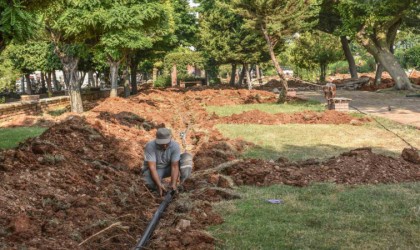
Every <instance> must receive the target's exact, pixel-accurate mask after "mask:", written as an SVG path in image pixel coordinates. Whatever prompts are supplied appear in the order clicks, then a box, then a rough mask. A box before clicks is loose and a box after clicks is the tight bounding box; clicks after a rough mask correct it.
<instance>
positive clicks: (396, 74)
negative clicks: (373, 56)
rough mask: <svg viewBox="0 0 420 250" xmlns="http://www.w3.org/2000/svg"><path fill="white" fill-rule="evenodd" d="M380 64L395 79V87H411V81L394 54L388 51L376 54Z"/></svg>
mask: <svg viewBox="0 0 420 250" xmlns="http://www.w3.org/2000/svg"><path fill="white" fill-rule="evenodd" d="M377 57H378V59H379V62H380V64H381V65H382V66H383V67H384V68H385V70H386V71H387V72H388V73H389V74H390V75H391V76H392V79H394V81H395V88H396V89H398V90H402V89H412V88H413V87H412V86H411V82H410V80H409V79H408V76H407V74H406V73H405V71H404V69H403V68H402V67H401V65H400V64H399V63H398V61H397V59H396V58H395V56H394V55H393V54H392V53H391V52H389V51H382V52H381V53H378V54H377Z"/></svg>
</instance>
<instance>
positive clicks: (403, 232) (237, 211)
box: [210, 183, 420, 249]
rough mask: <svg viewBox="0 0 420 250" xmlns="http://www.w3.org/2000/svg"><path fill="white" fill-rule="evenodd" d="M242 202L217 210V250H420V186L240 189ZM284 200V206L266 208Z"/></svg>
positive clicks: (225, 204)
mask: <svg viewBox="0 0 420 250" xmlns="http://www.w3.org/2000/svg"><path fill="white" fill-rule="evenodd" d="M238 191H239V192H241V193H242V194H243V199H240V200H234V201H224V202H221V203H218V204H216V205H215V206H216V207H215V208H216V211H218V212H219V213H220V214H222V216H223V217H224V219H225V222H224V223H223V224H222V225H218V226H213V227H211V228H210V230H211V232H212V234H213V235H214V236H215V237H216V238H218V239H220V240H221V244H219V245H218V246H217V248H218V249H394V248H395V249H416V248H418V247H419V246H420V231H419V230H418V229H419V228H420V197H419V195H418V194H419V193H420V183H405V184H398V185H377V186H370V185H365V186H357V187H349V186H342V185H335V184H315V185H312V186H309V187H306V188H298V187H291V186H285V185H277V186H270V187H264V188H255V187H249V186H243V187H240V188H239V190H238ZM273 198H275V199H282V200H284V204H282V205H276V204H269V203H267V202H265V200H266V199H273Z"/></svg>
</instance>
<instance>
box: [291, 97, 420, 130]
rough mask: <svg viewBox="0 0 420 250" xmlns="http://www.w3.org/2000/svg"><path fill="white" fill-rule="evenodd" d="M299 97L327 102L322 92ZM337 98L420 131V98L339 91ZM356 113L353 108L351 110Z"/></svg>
mask: <svg viewBox="0 0 420 250" xmlns="http://www.w3.org/2000/svg"><path fill="white" fill-rule="evenodd" d="M298 97H303V98H305V99H310V100H316V101H320V102H325V99H324V95H323V92H322V91H300V92H298ZM337 97H346V98H350V99H352V101H351V102H350V106H353V107H355V108H357V109H359V110H361V111H363V112H365V113H368V114H371V115H375V116H380V117H384V118H387V119H390V120H393V121H396V122H399V123H402V124H407V125H411V126H415V127H417V128H418V129H420V97H405V94H402V93H398V92H394V91H386V92H369V91H348V90H337ZM350 109H351V110H353V111H356V110H355V109H353V108H350Z"/></svg>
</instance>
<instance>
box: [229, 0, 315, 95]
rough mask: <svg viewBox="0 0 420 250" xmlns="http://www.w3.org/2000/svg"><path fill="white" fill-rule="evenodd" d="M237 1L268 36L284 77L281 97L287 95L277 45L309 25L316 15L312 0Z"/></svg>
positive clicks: (278, 71)
mask: <svg viewBox="0 0 420 250" xmlns="http://www.w3.org/2000/svg"><path fill="white" fill-rule="evenodd" d="M234 3H235V4H236V6H237V9H238V11H239V13H240V14H241V15H243V16H244V18H245V19H247V21H248V25H250V26H251V27H254V28H255V29H256V30H259V31H260V32H261V34H262V35H263V36H264V38H265V40H266V42H267V45H268V49H269V53H270V57H271V60H272V61H273V64H274V67H275V69H276V71H277V74H278V76H279V77H280V79H281V82H282V85H283V91H282V93H281V94H280V98H279V101H280V102H284V101H285V100H286V95H287V89H288V86H287V81H286V80H285V77H284V74H283V70H282V69H281V68H280V64H279V62H278V60H277V58H276V55H275V48H276V46H278V45H280V44H281V43H282V41H284V40H285V39H286V38H289V37H291V36H292V35H293V34H294V33H296V32H298V31H302V30H304V29H305V28H306V27H308V24H309V23H308V18H309V17H312V16H313V14H314V13H313V11H312V10H311V9H310V2H309V1H308V0H293V1H292V0H235V1H234Z"/></svg>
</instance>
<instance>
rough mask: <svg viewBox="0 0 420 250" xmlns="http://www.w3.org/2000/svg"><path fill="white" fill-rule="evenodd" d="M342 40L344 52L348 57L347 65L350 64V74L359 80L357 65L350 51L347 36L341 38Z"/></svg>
mask: <svg viewBox="0 0 420 250" xmlns="http://www.w3.org/2000/svg"><path fill="white" fill-rule="evenodd" d="M340 40H341V46H342V48H343V51H344V55H345V57H346V60H347V63H348V64H349V72H350V75H351V78H359V76H358V75H357V69H356V63H355V62H354V57H353V54H352V53H351V50H350V46H349V41H348V40H347V37H345V36H340Z"/></svg>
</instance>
